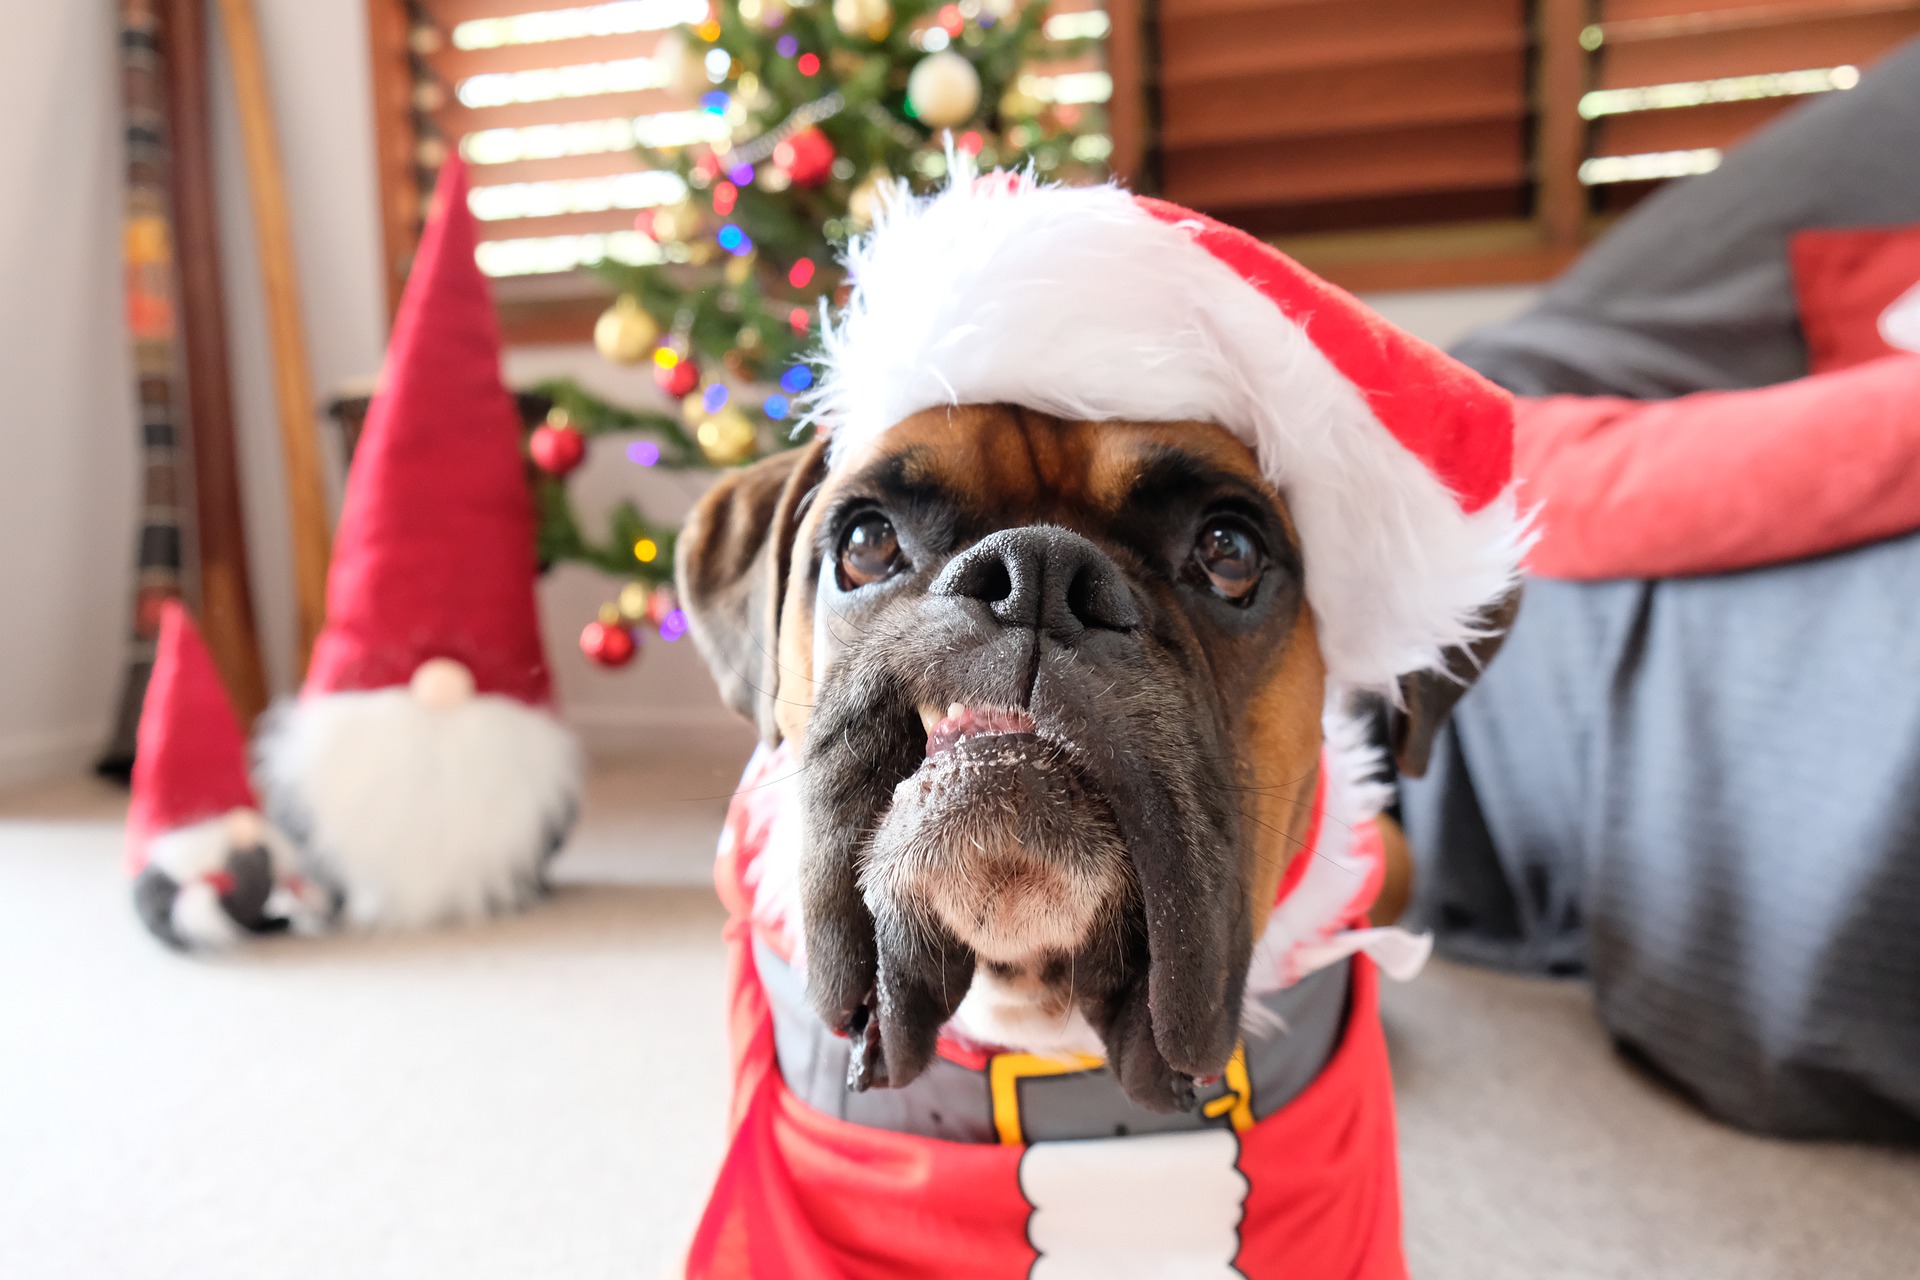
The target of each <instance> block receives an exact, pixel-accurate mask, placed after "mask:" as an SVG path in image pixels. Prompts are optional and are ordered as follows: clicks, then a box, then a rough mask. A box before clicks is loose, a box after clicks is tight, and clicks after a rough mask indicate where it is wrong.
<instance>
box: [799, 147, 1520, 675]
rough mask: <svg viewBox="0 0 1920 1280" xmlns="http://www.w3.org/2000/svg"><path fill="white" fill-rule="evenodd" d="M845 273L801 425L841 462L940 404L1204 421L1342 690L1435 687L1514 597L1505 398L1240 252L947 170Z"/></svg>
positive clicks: (1159, 215)
mask: <svg viewBox="0 0 1920 1280" xmlns="http://www.w3.org/2000/svg"><path fill="white" fill-rule="evenodd" d="M847 265H848V268H849V270H850V272H851V276H852V285H853V288H852V293H851V295H850V297H849V300H848V303H847V306H846V307H845V309H844V311H843V312H842V314H841V316H840V318H839V319H838V321H837V322H836V323H834V324H832V325H831V326H829V327H828V328H827V329H826V331H825V333H824V335H823V340H824V347H825V355H824V364H825V370H824V373H823V376H822V379H821V385H820V388H819V391H818V393H817V395H816V397H815V400H814V407H813V416H814V418H815V420H816V421H817V422H818V423H819V424H820V426H821V428H822V429H823V430H825V431H828V432H830V433H831V439H832V448H831V450H830V457H831V459H832V460H833V461H834V462H836V463H837V462H839V461H841V460H844V459H845V458H847V457H848V456H850V455H851V453H852V451H853V450H854V447H855V446H857V445H858V444H860V443H861V442H863V441H866V440H869V439H871V438H872V437H874V436H876V435H878V434H879V433H880V432H883V431H885V430H886V429H887V428H889V427H891V426H892V425H894V424H895V423H897V422H899V421H900V420H901V419H903V418H905V417H906V416H908V415H909V414H912V413H915V412H918V411H920V410H924V409H928V408H933V407H935V406H939V405H949V404H969V403H974V404H980V403H1007V404H1018V405H1022V406H1025V407H1028V408H1032V409H1037V410H1041V411H1043V412H1047V413H1052V414H1057V415H1060V416H1062V417H1068V418H1078V419H1094V420H1099V419H1108V418H1112V419H1130V420H1136V421H1171V420H1181V419H1198V420H1202V421H1207V422H1213V423H1217V424H1219V425H1221V426H1223V427H1225V428H1227V429H1228V430H1230V431H1232V432H1233V433H1234V434H1235V435H1237V436H1238V437H1239V438H1240V439H1242V440H1244V441H1245V442H1246V443H1247V444H1249V445H1250V446H1252V447H1253V449H1254V451H1255V453H1256V454H1257V456H1258V457H1259V460H1260V464H1261V466H1262V469H1263V470H1264V471H1265V473H1266V475H1267V477H1268V479H1269V480H1270V481H1271V482H1272V483H1273V485H1274V486H1275V487H1276V488H1277V489H1278V490H1279V491H1280V492H1281V493H1282V494H1284V495H1285V497H1286V499H1287V502H1288V505H1289V507H1290V509H1291V512H1292V516H1293V519H1294V523H1295V525H1296V527H1297V528H1298V530H1299V534H1300V538H1301V541H1302V543H1303V544H1304V546H1303V551H1304V559H1305V563H1306V577H1307V581H1306V593H1307V599H1308V602H1309V603H1310V604H1311V606H1312V608H1313V611H1314V617H1315V621H1316V623H1317V625H1318V630H1319V638H1320V646H1321V649H1322V651H1323V653H1324V654H1325V657H1326V660H1327V666H1328V672H1329V675H1330V676H1331V678H1332V679H1333V680H1334V681H1336V682H1338V683H1340V684H1343V685H1346V686H1348V687H1353V688H1373V689H1380V690H1390V689H1391V688H1392V686H1393V683H1394V678H1395V677H1396V676H1398V675H1401V674H1403V673H1405V672H1408V671H1413V670H1417V669H1421V668H1426V667H1435V666H1439V665H1440V664H1441V662H1442V658H1441V654H1442V651H1443V650H1445V649H1446V648H1447V647H1449V646H1451V645H1456V644H1460V643H1462V642H1464V641H1466V640H1470V639H1472V638H1474V637H1475V636H1476V635H1478V634H1479V633H1480V630H1481V628H1482V626H1483V625H1484V624H1483V622H1482V620H1481V615H1482V611H1483V610H1484V609H1485V608H1486V607H1487V606H1488V605H1489V604H1490V603H1491V602H1493V601H1495V600H1497V599H1498V598H1499V597H1500V596H1501V595H1503V594H1504V593H1505V592H1506V591H1507V590H1508V589H1510V587H1511V586H1512V584H1513V582H1514V580H1515V578H1516V575H1517V573H1518V565H1519V561H1520V556H1521V552H1522V551H1523V549H1524V546H1525V541H1526V532H1525V520H1524V519H1523V518H1522V517H1521V516H1520V514H1519V513H1518V512H1517V510H1516V508H1515V503H1514V498H1513V494H1512V489H1511V486H1510V480H1511V470H1512V461H1511V459H1512V438H1513V409H1512V401H1511V398H1510V397H1509V396H1508V395H1507V393H1506V392H1504V391H1502V390H1501V389H1500V388H1498V387H1496V386H1494V385H1493V384H1492V383H1490V382H1487V381H1486V380H1485V379H1483V378H1481V377H1480V376H1479V375H1477V374H1475V373H1474V372H1472V371H1471V370H1469V369H1467V368H1466V367H1465V366H1463V365H1461V364H1459V363H1458V362H1456V361H1454V360H1452V359H1450V358H1449V357H1447V356H1446V355H1444V354H1443V353H1441V352H1440V351H1438V350H1436V349H1435V348H1433V347H1431V346H1429V345H1428V344H1426V343H1424V342H1422V341H1420V340H1419V339H1417V338H1414V337H1412V336H1411V335H1409V334H1406V333H1403V332H1401V331H1400V330H1398V329H1396V328H1394V327H1393V326H1392V325H1390V324H1388V323H1387V322H1386V321H1384V320H1382V319H1381V318H1380V317H1379V316H1377V315H1375V314H1374V313H1373V312H1372V311H1370V310H1368V309H1367V308H1366V307H1365V306H1363V305H1362V304H1361V303H1360V302H1359V301H1357V300H1356V299H1355V298H1353V297H1352V296H1351V295H1349V294H1347V293H1345V292H1344V291H1342V290H1340V289H1337V288H1335V287H1334V286H1332V285H1330V284H1328V283H1326V282H1325V281H1323V280H1320V279H1318V278H1317V277H1315V276H1313V275H1312V274H1310V273H1309V272H1307V271H1306V270H1305V269H1303V268H1302V267H1300V266H1299V264H1297V263H1295V262H1293V261H1292V260H1291V259H1289V258H1287V257H1286V256H1285V255H1283V254H1281V253H1279V252H1277V251H1276V250H1274V249H1272V248H1271V247H1269V246H1267V245H1265V244H1263V243H1261V242H1260V241H1258V240H1255V239H1254V238H1253V237H1251V236H1249V235H1247V234H1245V233H1244V232H1240V231H1237V230H1234V229H1233V228H1231V227H1227V226H1223V225H1222V224H1220V223H1218V222H1215V221H1213V220H1212V219H1210V218H1207V217H1204V216H1203V215H1201V214H1197V213H1193V212H1190V211H1188V210H1186V209H1182V208H1179V207H1178V206H1176V205H1171V204H1167V203H1165V202H1163V201H1159V200H1151V199H1146V198H1142V197H1136V196H1133V195H1130V194H1128V193H1127V192H1125V191H1123V190H1121V189H1120V188H1118V187H1115V186H1101V187H1079V188H1069V187H1056V186H1044V185H1039V184H1036V183H1034V182H1031V181H1029V180H1027V179H1025V178H1022V177H1019V176H1016V175H1009V174H994V175H990V176H988V177H986V178H980V179H976V178H975V177H974V175H973V174H972V172H971V171H970V169H968V168H967V166H966V165H965V163H964V159H962V160H961V163H960V164H959V165H957V166H956V170H955V175H954V178H953V180H952V181H951V182H950V183H949V185H948V186H947V188H946V189H945V190H943V191H941V192H938V193H936V194H934V195H932V196H929V197H926V198H923V199H911V198H908V197H906V196H905V194H904V193H902V194H901V195H899V196H898V197H896V198H895V199H893V200H891V201H889V202H887V203H886V204H885V206H884V207H883V209H882V212H881V214H880V216H879V218H878V219H877V221H876V224H875V226H874V228H873V230H872V232H871V233H869V234H868V235H867V236H865V237H864V238H862V239H860V240H858V241H856V242H855V243H854V244H853V245H852V247H851V248H850V250H849V252H848V257H847Z"/></svg>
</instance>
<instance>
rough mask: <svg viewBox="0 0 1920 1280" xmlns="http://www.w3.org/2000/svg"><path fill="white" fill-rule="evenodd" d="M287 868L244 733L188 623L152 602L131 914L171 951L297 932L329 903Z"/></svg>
mask: <svg viewBox="0 0 1920 1280" xmlns="http://www.w3.org/2000/svg"><path fill="white" fill-rule="evenodd" d="M295 863H296V854H295V852H294V849H293V846H292V845H291V844H290V843H289V842H288V841H287V839H286V838H285V837H284V836H283V835H281V834H280V833H279V832H277V831H275V830H273V829H272V828H271V827H270V826H268V825H267V824H266V823H265V822H264V821H263V820H262V819H261V817H260V814H259V812H258V810H257V807H256V805H255V801H254V794H253V786H252V784H251V783H250V782H249V781H248V779H247V746H246V739H245V738H244V737H243V736H242V734H241V732H240V722H239V720H238V719H237V718H236V717H235V716H234V713H233V706H232V704H231V703H230V702H228V700H227V691H226V688H225V686H223V685H222V684H221V683H220V673H219V672H218V671H217V670H216V669H215V668H214V665H213V658H212V657H211V656H210V655H209V654H208V653H207V647H206V645H205V644H204V643H203V642H202V641H201V639H200V632H199V631H198V630H197V629H195V627H194V625H193V619H192V618H191V617H189V616H188V614H187V611H186V610H185V609H184V608H182V607H181V605H180V602H179V601H177V600H170V601H168V602H167V603H166V604H165V605H163V606H162V607H161V613H160V640H159V645H158V647H157V649H156V650H155V653H154V660H153V674H152V676H151V678H149V680H148V682H147V697H146V702H145V704H144V706H143V707H142V709H141V713H140V734H139V738H138V740H137V750H136V753H135V756H134V764H133V802H132V804H131V805H130V806H129V807H128V810H127V870H128V872H129V874H131V875H133V877H134V884H133V904H134V910H135V911H136V912H137V913H138V914H139V916H140V919H141V921H142V922H143V923H144V924H145V925H146V926H147V928H148V929H149V930H150V931H151V932H152V933H153V934H154V936H155V937H157V938H159V939H160V940H161V941H163V942H165V943H166V944H167V945H169V946H173V947H216V946H223V945H225V944H227V943H231V942H234V941H236V940H238V939H239V938H241V937H243V936H245V935H246V934H248V933H270V932H276V931H278V930H281V929H285V928H287V927H288V926H289V925H294V926H298V927H303V928H304V927H307V926H309V925H311V924H312V923H314V922H315V921H317V920H318V919H319V918H320V917H321V916H323V915H324V914H325V912H326V910H327V904H326V903H325V902H324V901H323V900H321V898H320V895H315V894H313V893H311V891H310V888H309V886H308V885H306V884H305V882H303V881H302V879H301V878H300V876H299V874H298V871H297V868H296V865H295Z"/></svg>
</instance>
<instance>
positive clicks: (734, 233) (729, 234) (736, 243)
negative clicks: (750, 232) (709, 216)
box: [714, 222, 753, 258]
mask: <svg viewBox="0 0 1920 1280" xmlns="http://www.w3.org/2000/svg"><path fill="white" fill-rule="evenodd" d="M714 240H715V241H717V242H718V243H719V245H720V247H721V248H722V249H725V250H726V251H727V252H728V253H730V254H732V255H733V256H734V257H736V258H743V257H745V256H746V255H747V254H749V253H752V252H753V241H752V240H750V239H748V238H747V233H746V232H744V231H742V230H741V229H740V228H738V227H736V226H734V225H733V224H732V223H731V222H729V223H728V224H727V225H726V226H724V227H722V228H720V234H718V235H716V236H715V237H714Z"/></svg>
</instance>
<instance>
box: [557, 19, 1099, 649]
mask: <svg viewBox="0 0 1920 1280" xmlns="http://www.w3.org/2000/svg"><path fill="white" fill-rule="evenodd" d="M1106 22H1107V19H1106V15H1105V14H1104V13H1101V12H1099V11H1098V10H1090V11H1082V12H1070V13H1060V14H1057V15H1053V16H1049V9H1048V6H1047V5H1046V4H1044V3H1035V4H1029V5H1025V6H1022V5H1019V4H1015V3H1012V0H961V2H960V3H938V2H936V0H832V3H831V5H830V6H829V4H827V3H825V2H824V0H812V2H811V3H807V4H800V3H797V2H795V0H737V2H731V3H726V4H722V5H720V6H719V7H718V8H716V9H714V10H712V11H711V12H710V13H709V14H708V16H707V17H706V18H705V20H704V21H702V22H700V23H699V24H698V25H697V26H693V27H689V28H681V29H679V30H676V31H673V32H669V33H668V34H667V35H666V36H664V37H663V39H662V42H661V45H660V46H659V48H658V50H657V51H656V53H655V55H654V57H655V59H656V61H659V62H663V63H665V64H666V66H667V68H668V71H669V74H670V75H671V77H672V78H673V80H674V81H675V83H676V87H678V88H680V89H682V90H683V91H685V92H688V93H690V94H691V93H694V92H698V93H699V107H700V110H701V112H702V113H703V115H702V116H701V117H700V119H701V121H702V128H701V129H700V130H699V131H698V132H699V134H700V135H701V136H700V137H699V138H698V139H697V140H694V141H688V142H685V143H683V144H682V145H678V146H666V145H657V146H652V147H644V148H642V150H641V158H642V160H643V162H644V163H645V164H646V166H647V167H648V168H649V169H652V170H655V171H658V172H662V173H669V174H673V175H676V176H677V177H678V178H679V180H680V182H681V183H682V184H683V189H684V191H685V195H684V198H681V199H679V200H678V201H676V202H674V203H671V204H667V205H664V206H660V207H656V208H652V209H648V210H644V211H642V212H641V214H640V215H639V218H638V220H637V223H636V227H637V229H638V230H639V231H640V232H641V233H642V234H643V235H645V236H646V237H648V240H649V241H650V243H651V245H652V247H653V250H654V251H653V252H652V253H650V254H647V255H644V256H646V257H650V258H652V259H653V261H651V262H647V263H645V264H643V265H628V264H616V263H606V264H603V265H602V266H601V267H600V268H599V269H600V270H601V272H602V273H603V274H604V275H605V276H606V277H607V279H608V281H609V282H610V283H611V284H612V285H613V286H614V287H615V289H616V290H617V291H618V297H617V300H616V301H615V302H614V304H613V305H612V306H611V307H610V308H609V309H608V310H607V312H606V313H605V314H604V315H602V316H601V317H600V321H599V323H598V325H597V326H596V327H595V331H594V342H595V345H596V346H597V347H598V349H599V351H600V353H601V354H602V355H603V356H605V357H606V358H607V359H609V360H612V361H614V362H616V363H620V364H640V363H646V364H648V365H650V366H651V367H652V370H653V375H654V378H655V381H656V382H657V383H658V384H659V386H660V388H661V390H662V391H663V392H665V393H666V394H667V395H668V396H669V397H671V398H672V399H673V400H675V401H677V402H678V405H679V409H678V412H676V413H662V412H657V411H646V410H634V409H628V408H622V407H620V406H616V405H612V404H608V403H606V402H605V401H602V400H599V399H597V398H595V397H594V396H592V395H590V394H588V393H587V392H586V391H585V390H583V389H582V388H581V387H580V386H579V385H578V384H577V383H574V382H571V381H565V380H562V381H555V382H549V383H546V384H543V385H542V386H541V387H540V388H538V390H539V391H540V393H541V394H543V395H545V396H546V397H548V398H549V399H550V400H551V401H552V403H553V409H552V411H551V413H550V414H549V415H548V418H547V421H546V422H545V424H543V425H542V426H540V427H539V428H537V429H536V430H535V431H534V433H533V435H532V437H531V439H530V441H529V448H530V452H531V455H532V458H533V461H534V464H535V466H536V468H537V471H538V473H537V475H536V478H535V489H536V495H537V499H538V504H539V510H540V517H541V521H540V558H541V561H542V563H548V564H551V563H557V562H562V561H576V562H582V563H586V564H591V565H593V566H595V567H596V568H599V569H601V570H603V571H605V572H607V573H608V574H611V575H614V576H615V577H618V578H624V579H625V580H626V583H625V585H624V586H623V587H622V588H621V589H620V591H619V594H618V598H617V599H616V600H615V601H613V602H610V603H609V604H607V605H606V606H604V607H603V608H602V610H601V613H600V616H599V618H597V619H596V620H594V621H592V622H590V623H589V624H588V625H587V627H586V629H585V630H584V631H583V632H582V634H581V648H582V649H583V650H584V651H585V652H586V653H587V654H588V656H589V657H592V658H594V659H595V660H596V661H598V662H601V663H603V664H605V665H608V666H621V665H624V664H625V663H627V662H628V661H631V660H632V658H633V656H634V654H635V652H636V650H637V640H638V635H639V630H640V628H641V627H642V626H643V625H650V626H652V627H653V628H655V629H656V630H657V631H658V632H659V633H660V634H661V635H662V637H663V638H666V639H670V640H671V639H676V638H678V636H679V635H680V634H681V633H682V632H684V630H685V627H686V622H685V618H684V617H683V616H682V615H681V614H680V613H679V611H678V610H677V608H676V607H675V605H674V601H673V599H672V589H671V587H670V585H669V583H670V581H671V578H672V572H673V571H672V565H673V542H674V536H675V533H676V530H674V529H673V528H670V527H668V526H666V525H663V524H656V523H653V522H650V521H649V520H647V519H646V517H645V516H644V515H643V514H642V513H641V512H640V511H639V509H638V508H637V507H636V506H634V505H633V504H632V503H623V504H622V505H621V506H619V507H618V508H616V509H615V510H614V511H613V513H612V514H611V516H610V517H609V518H608V521H607V528H606V532H605V534H604V536H602V537H601V538H599V539H596V538H594V537H593V536H591V535H590V534H589V533H588V532H587V531H586V530H585V529H583V527H582V524H581V521H580V519H579V518H578V516H577V515H576V513H575V511H574V509H573V505H572V502H571V501H570V498H569V495H568V491H567V484H566V477H567V474H568V473H569V472H570V471H572V470H573V469H574V468H575V467H576V466H578V465H579V463H580V462H581V460H582V459H583V458H584V456H585V453H586V450H587V447H588V442H589V441H590V440H591V439H592V438H593V437H595V436H600V435H605V434H610V433H621V434H627V435H636V436H637V437H638V438H637V439H635V440H633V441H631V442H629V443H628V444H627V446H626V452H627V457H628V458H629V459H630V460H631V461H633V462H635V463H637V464H639V465H641V466H650V467H668V468H693V467H709V466H734V465H739V464H741V463H745V462H749V461H751V460H753V459H754V458H756V457H759V456H762V455H763V454H764V453H765V452H766V451H768V450H772V449H780V448H787V447H791V446H792V445H794V444H797V443H799V442H800V441H801V440H802V439H804V438H805V435H806V432H805V431H804V429H802V430H796V429H795V423H796V421H797V420H798V418H799V406H800V403H801V402H803V401H804V396H805V393H806V392H807V390H808V388H809V387H810V386H811V385H812V382H813V374H812V370H811V369H810V367H809V366H808V364H807V353H808V351H809V348H810V346H811V343H812V340H813V338H814V336H815V333H816V331H817V329H818V327H819V325H820V323H821V321H822V317H823V315H824V312H825V308H826V307H828V306H830V305H831V304H832V303H833V301H834V300H835V297H836V294H837V292H838V291H839V288H840V285H841V282H842V273H841V271H840V269H839V267H838V266H837V258H838V254H839V251H840V249H841V247H842V246H843V245H844V244H845V242H846V240H847V239H848V237H850V236H853V235H857V234H858V233H859V232H860V231H861V230H862V229H864V228H865V227H866V226H867V225H868V224H869V223H870V222H871V221H872V219H873V217H874V215H875V212H876V210H877V209H878V208H879V207H880V206H881V204H882V203H883V202H884V201H886V200H888V199H891V198H895V196H896V194H897V193H899V192H900V191H903V190H915V189H920V190H924V189H926V188H929V187H931V186H933V185H935V184H937V183H939V182H940V181H941V180H943V179H944V178H945V176H946V172H947V165H948V154H949V148H951V149H952V150H953V151H956V152H965V153H968V154H970V155H972V156H975V157H977V159H978V163H979V164H980V166H981V167H982V168H991V167H995V166H1010V167H1026V166H1031V168H1032V169H1033V171H1034V172H1035V173H1036V174H1038V175H1039V176H1040V177H1041V178H1043V179H1052V180H1057V181H1068V182H1077V181H1094V180H1098V179H1100V178H1102V177H1104V176H1105V169H1104V161H1105V159H1106V156H1107V151H1108V149H1109V147H1110V144H1109V142H1108V139H1107V137H1106V134H1105V121H1104V112H1103V110H1102V108H1101V107H1100V105H1099V104H1100V103H1102V102H1104V101H1105V99H1106V97H1107V93H1108V91H1109V87H1110V82H1108V81H1107V77H1106V76H1105V75H1104V74H1102V73H1101V72H1099V71H1098V70H1095V69H1092V67H1093V65H1094V64H1095V60H1094V58H1093V57H1092V55H1093V54H1094V53H1095V52H1096V46H1097V44H1098V41H1099V39H1100V38H1101V37H1102V36H1104V35H1105V33H1106V29H1107V28H1106Z"/></svg>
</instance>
